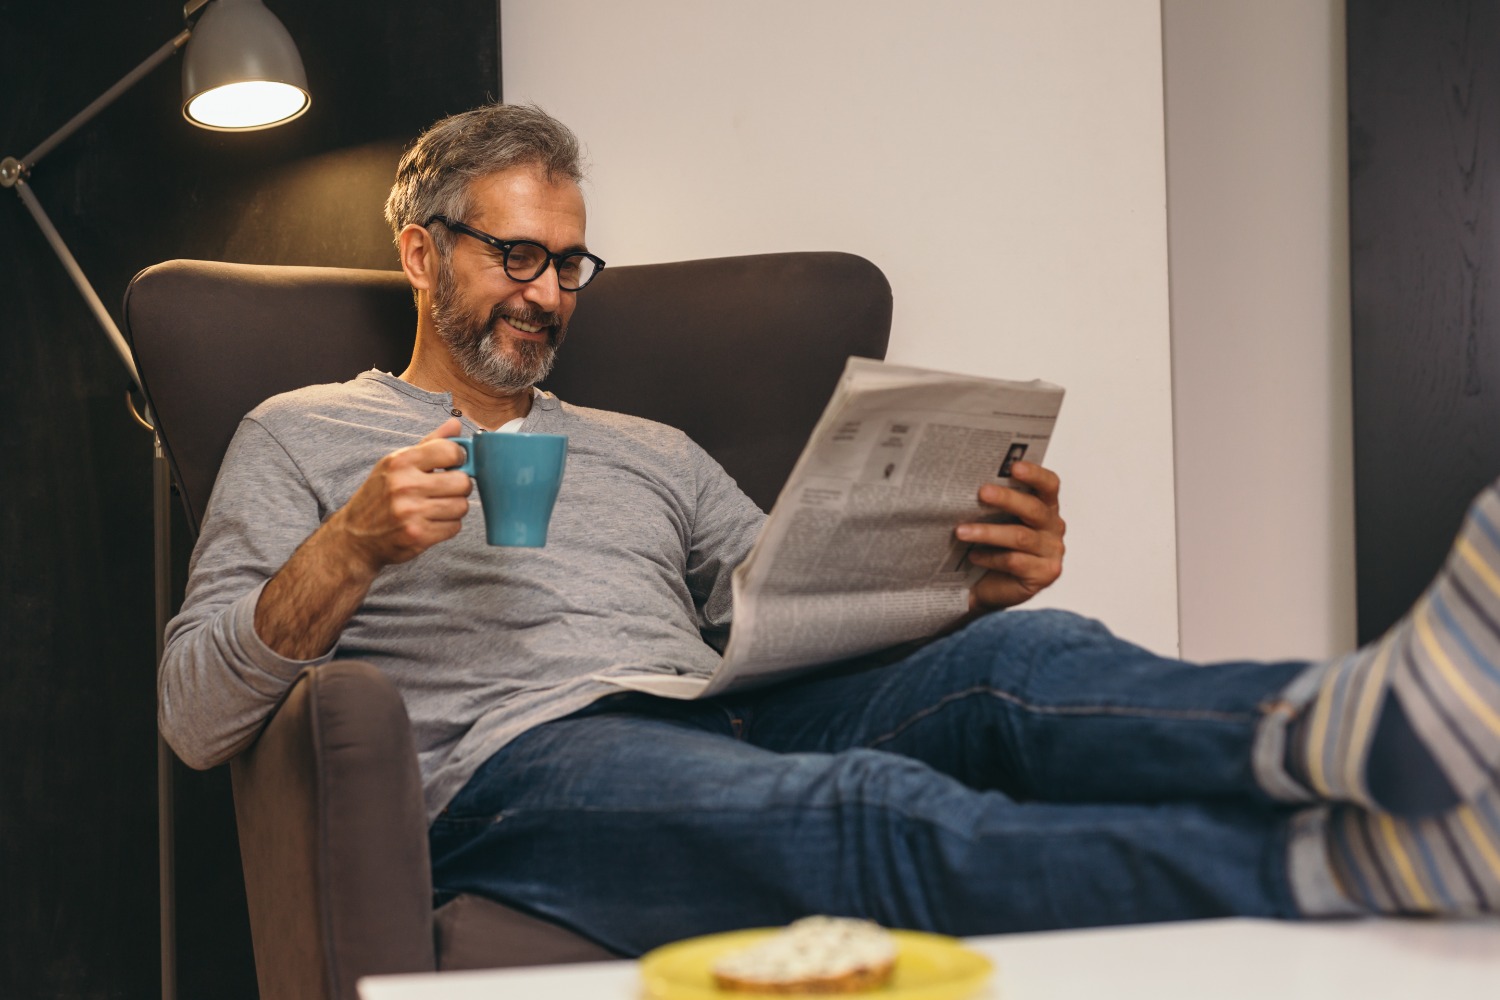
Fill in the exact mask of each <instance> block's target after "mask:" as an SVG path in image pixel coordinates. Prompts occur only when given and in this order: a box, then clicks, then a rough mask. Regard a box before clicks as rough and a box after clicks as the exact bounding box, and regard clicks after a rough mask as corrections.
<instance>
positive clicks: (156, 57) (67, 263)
mask: <svg viewBox="0 0 1500 1000" xmlns="http://www.w3.org/2000/svg"><path fill="white" fill-rule="evenodd" d="M201 6H202V4H201V3H200V4H197V6H196V7H195V6H194V5H193V4H191V3H190V4H189V5H188V7H186V8H184V11H183V13H184V15H185V16H191V15H192V14H193V13H195V12H196V10H197V7H201ZM192 36H193V29H192V28H190V27H189V28H183V29H182V31H180V32H178V33H177V35H176V36H174V37H173V38H172V39H171V40H170V41H168V42H167V43H166V44H164V45H163V46H162V47H161V48H159V49H157V50H156V51H155V52H153V53H151V55H149V56H147V57H146V59H145V61H144V62H142V63H141V64H140V65H139V66H137V67H136V68H135V69H133V70H131V71H130V72H129V73H126V74H125V75H124V76H122V77H121V78H120V79H119V81H118V82H116V83H115V85H114V86H113V87H110V88H109V89H108V90H106V91H105V92H104V93H102V94H100V95H99V96H98V97H96V98H94V100H93V101H91V102H90V103H89V105H88V106H87V107H85V108H84V109H83V110H82V111H80V112H78V114H76V115H74V116H73V117H72V118H69V119H68V121H67V122H66V123H65V124H64V125H63V127H62V128H60V129H58V130H57V131H56V132H53V133H52V134H51V135H50V136H48V137H47V138H46V139H43V140H42V142H41V145H39V146H37V147H36V148H35V149H33V150H32V151H31V152H29V153H27V154H26V155H25V156H24V157H22V158H21V159H19V160H18V159H16V158H15V157H13V156H7V157H6V158H5V159H4V160H0V187H8V188H15V191H16V196H17V197H19V198H20V199H21V203H22V204H23V205H25V206H26V209H27V211H29V212H30V213H31V217H32V218H33V219H35V220H36V224H37V228H39V229H41V231H42V235H43V236H45V237H46V238H47V242H48V243H50V244H51V245H52V252H53V253H55V254H57V259H58V260H60V261H62V265H63V267H64V268H66V269H67V271H68V276H69V277H71V278H72V279H73V284H75V285H77V286H78V291H79V293H80V294H81V295H82V296H83V298H84V301H85V302H87V303H88V306H89V309H90V310H92V311H93V313H94V318H95V319H97V320H98V321H99V325H100V326H102V327H103V328H104V333H105V335H106V336H108V337H109V341H110V344H111V346H113V347H114V349H115V353H116V354H118V355H119V356H120V360H121V361H122V362H124V364H125V368H126V370H127V371H129V372H130V380H131V381H132V382H134V383H135V385H136V387H137V388H140V385H141V376H140V373H139V372H138V371H136V367H135V359H134V358H132V357H131V355H130V347H129V345H128V344H126V343H125V337H124V335H123V334H121V333H120V328H119V327H118V326H116V325H115V321H114V318H113V317H111V316H110V314H109V310H108V309H105V308H104V303H103V302H101V301H100V300H99V294H98V293H97V292H95V291H94V286H93V285H91V284H89V279H88V278H87V277H85V276H84V273H83V268H81V267H79V266H78V261H77V260H76V259H74V257H73V254H72V251H70V250H69V249H68V245H67V244H66V243H65V242H63V238H62V235H61V234H60V233H58V231H57V227H56V226H54V225H53V224H52V220H51V219H49V218H48V217H47V213H46V212H45V211H43V210H42V204H41V202H39V201H37V198H36V195H35V194H33V193H32V191H31V187H30V185H28V184H27V183H26V178H27V177H28V176H30V174H31V169H32V167H34V166H36V164H37V162H38V161H39V160H41V158H42V157H44V156H46V155H47V154H48V153H50V152H52V150H54V149H55V148H57V146H58V144H59V143H61V142H62V141H63V140H65V139H67V138H68V136H70V135H72V134H73V133H74V132H76V131H78V130H79V129H80V128H82V127H83V126H84V125H86V124H88V123H89V122H90V121H91V120H92V119H93V117H94V116H95V115H97V114H98V113H99V112H101V111H103V110H104V109H105V108H107V107H109V106H110V105H111V104H113V103H114V102H115V100H116V99H117V98H118V97H119V96H120V95H121V94H123V93H125V91H127V90H129V89H130V88H131V87H134V86H135V85H136V84H137V83H139V82H140V80H141V78H142V77H144V76H145V75H146V74H148V73H150V72H151V71H152V70H154V69H156V67H158V66H160V65H161V64H162V63H164V62H166V61H167V60H168V59H170V58H172V56H174V55H176V54H177V50H178V49H180V48H182V47H183V46H184V45H186V44H187V41H188V39H189V38H191V37H192Z"/></svg>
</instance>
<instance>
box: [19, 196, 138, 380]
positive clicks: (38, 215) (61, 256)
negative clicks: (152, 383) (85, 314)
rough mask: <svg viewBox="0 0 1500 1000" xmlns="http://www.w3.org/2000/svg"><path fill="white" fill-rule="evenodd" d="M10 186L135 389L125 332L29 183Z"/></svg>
mask: <svg viewBox="0 0 1500 1000" xmlns="http://www.w3.org/2000/svg"><path fill="white" fill-rule="evenodd" d="M14 187H15V189H16V195H17V197H19V198H20V199H21V204H23V205H25V206H26V208H27V210H28V211H30V212H31V217H32V218H33V219H35V220H36V224H37V228H38V229H40V230H41V231H42V235H43V236H45V237H47V242H48V243H50V244H52V251H53V253H55V254H57V259H58V260H60V261H62V265H63V267H64V268H66V269H67V272H68V276H69V277H70V278H72V279H73V284H75V285H77V286H78V291H79V294H81V295H82V296H83V298H84V301H86V302H87V303H88V305H89V308H90V309H91V310H93V313H94V318H95V319H96V320H98V321H99V325H100V326H102V327H103V328H104V333H105V335H106V336H108V337H109V342H110V345H111V346H113V347H114V349H115V353H117V354H119V355H120V361H121V362H122V363H123V364H124V365H125V368H126V370H127V371H129V372H130V380H131V381H132V382H134V383H135V386H136V388H138V389H139V388H140V387H141V375H140V372H138V371H136V367H135V359H134V358H133V357H131V354H130V345H128V344H126V343H125V336H124V334H122V333H120V328H119V327H118V326H116V325H115V321H114V317H112V316H110V314H109V310H108V309H105V308H104V303H103V302H101V301H100V300H99V293H97V292H95V291H94V286H93V285H91V284H89V279H88V278H87V277H85V276H84V273H83V268H81V267H79V266H78V261H77V260H75V259H74V258H73V254H72V252H71V251H70V250H69V249H68V245H67V244H66V243H64V242H63V238H62V236H61V235H60V234H59V233H58V231H57V227H55V226H54V225H52V220H51V219H49V218H48V217H47V213H46V212H44V211H43V210H42V203H41V202H39V201H37V200H36V195H34V194H32V192H31V186H30V185H29V184H27V183H26V182H25V181H24V180H21V179H17V180H16V182H15V184H14Z"/></svg>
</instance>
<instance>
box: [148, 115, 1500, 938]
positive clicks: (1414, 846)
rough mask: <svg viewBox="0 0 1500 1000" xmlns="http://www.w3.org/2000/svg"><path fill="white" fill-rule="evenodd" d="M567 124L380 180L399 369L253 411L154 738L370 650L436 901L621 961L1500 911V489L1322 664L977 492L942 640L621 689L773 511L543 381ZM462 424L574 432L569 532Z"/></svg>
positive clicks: (239, 711)
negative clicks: (532, 541)
mask: <svg viewBox="0 0 1500 1000" xmlns="http://www.w3.org/2000/svg"><path fill="white" fill-rule="evenodd" d="M579 179H580V171H579V168H578V157H577V147H576V142H575V141H574V139H573V137H572V136H571V134H570V133H568V131H567V130H566V129H565V128H564V127H563V126H562V125H561V124H559V123H557V122H556V121H554V120H552V119H550V118H549V117H547V116H546V115H545V114H543V113H542V112H540V111H538V110H537V109H534V108H516V107H505V106H493V107H485V108H480V109H478V110H476V111H473V112H469V113H467V114H464V115H459V116H455V117H453V118H450V119H446V120H444V121H442V122H439V123H438V124H437V125H436V126H434V127H433V128H432V129H430V130H429V131H428V132H427V133H425V134H424V135H423V136H422V137H421V138H420V139H419V140H418V142H417V144H416V145H415V146H414V147H413V148H412V149H411V150H410V151H409V152H408V153H407V154H406V155H405V157H403V159H402V162H401V164H400V166H399V168H398V171H397V177H396V182H395V185H394V187H393V189H392V192H391V196H390V199H389V201H388V203H387V207H386V214H387V219H388V221H389V222H390V223H391V226H392V228H393V230H394V232H395V233H396V238H397V243H398V246H399V248H400V254H401V264H402V267H403V269H404V271H405V272H406V275H407V277H408V279H409V280H410V282H411V284H412V287H413V289H414V290H415V294H416V300H417V307H418V316H419V319H418V329H417V337H416V345H415V348H414V351H413V355H412V359H411V363H410V365H409V366H408V367H407V369H406V370H405V371H404V372H402V374H401V375H400V376H399V377H398V376H393V375H389V374H386V373H381V372H367V373H365V374H364V375H362V376H360V377H359V378H357V379H355V380H354V381H352V382H348V383H345V384H343V385H336V386H316V387H312V388H308V389H303V390H299V391H297V392H293V393H289V394H287V395H284V396H280V397H277V398H275V399H272V400H269V401H267V402H266V403H265V404H263V405H262V406H260V407H258V408H257V409H256V410H255V411H253V412H252V413H251V414H250V415H249V416H247V417H246V419H245V421H244V423H243V424H242V426H241V428H240V430H239V432H238V434H237V436H236V438H235V440H234V443H233V444H232V445H231V448H230V451H229V454H228V456H227V457H226V459H225V463H224V466H223V469H222V472H221V474H220V478H219V482H218V484H217V486H216V488H215V493H214V497H213V501H212V503H211V505H210V510H209V513H208V517H207V518H206V521H205V524H204V528H203V534H202V537H201V540H200V542H199V545H198V548H197V550H196V551H195V553H194V563H193V569H192V577H191V580H190V583H189V588H188V594H187V599H186V601H185V604H184V610H183V612H182V614H181V615H180V616H179V617H178V618H177V619H176V620H175V621H174V622H173V623H172V625H171V627H170V629H169V637H168V648H167V653H166V657H165V662H164V665H163V671H162V677H161V691H160V694H161V724H162V728H163V731H164V732H165V733H166V735H167V737H168V739H169V740H170V741H171V743H172V745H173V747H174V748H175V749H176V750H177V751H178V753H179V754H180V755H181V756H182V757H183V758H184V760H186V761H187V762H188V763H190V764H193V765H195V766H200V767H206V766H211V765H213V764H216V763H218V762H221V761H223V760H225V759H227V758H228V757H230V756H232V755H233V754H234V753H236V752H238V751H239V750H240V749H242V748H244V747H245V746H246V745H248V744H249V743H250V742H251V741H252V740H253V739H254V738H255V735H256V733H257V732H258V731H259V728H260V726H261V725H262V724H263V723H264V721H265V719H266V717H267V715H268V714H269V713H270V712H271V711H272V710H273V709H274V707H275V705H276V704H277V703H278V701H279V700H280V698H281V697H282V696H283V694H284V693H285V692H286V690H287V689H288V688H289V686H290V685H291V684H292V683H293V681H294V680H295V678H296V676H297V674H298V673H299V671H300V670H301V669H303V668H304V667H305V666H306V665H308V664H312V663H318V662H322V661H325V660H327V659H329V658H331V657H333V656H335V655H337V656H339V657H346V658H361V659H365V660H368V661H370V662H373V663H374V664H376V665H377V666H379V667H380V668H381V669H382V670H383V671H384V672H385V673H386V674H387V675H388V676H390V677H391V678H392V680H393V681H394V682H395V683H396V685H397V686H398V688H399V689H400V690H401V691H402V694H403V697H404V699H405V701H406V704H407V708H408V712H409V714H410V715H411V718H412V723H413V729H414V734H415V739H416V743H417V749H418V754H419V760H420V765H421V770H422V775H423V780H424V786H425V790H426V796H427V804H428V808H429V813H430V816H431V820H432V825H431V829H430V842H431V847H432V859H433V876H434V885H435V887H436V889H437V891H438V894H439V896H440V897H442V896H448V895H451V894H454V893H458V892H477V893H481V894H486V895H489V896H492V897H494V898H496V899H499V900H501V901H503V902H506V903H509V904H510V905H513V906H516V907H518V908H521V909H525V910H528V911H530V912H533V913H536V914H539V915H542V916H545V917H547V918H550V919H552V920H555V921H557V922H559V923H562V924H564V925H567V926H569V927H572V928H575V929H577V930H579V931H580V932H582V933H584V934H585V935H588V936H589V937H592V938H594V939H595V940H597V941H599V942H601V943H603V944H604V945H606V946H608V947H610V948H612V949H615V950H616V951H618V952H620V953H622V954H633V953H638V952H640V951H642V950H644V949H646V948H649V947H651V946H653V945H656V944H660V943H662V942H663V941H666V940H671V939H673V938H678V937H683V936H688V935H692V934H698V933H704V932H709V931H715V930H723V929H727V928H732V927H742V926H750V925H761V924H774V923H782V922H785V921H787V920H790V919H792V918H795V917H798V916H801V915H804V914H806V913H811V912H824V913H835V914H852V915H862V916H867V917H870V918H873V919H875V920H878V921H880V922H882V923H884V924H887V925H892V926H903V927H917V928H927V929H934V930H939V931H945V932H949V933H959V934H974V933H984V932H996V931H1005V930H1023V929H1039V928H1048V927H1065V926H1080V925H1085V924H1101V923H1126V922H1136V921H1145V920H1164V919H1173V918H1185V917H1201V916H1212V915H1223V914H1243V915H1262V916H1267V915H1274V916H1281V917H1298V916H1311V915H1323V914H1334V913H1346V912H1355V911H1359V910H1364V911H1370V912H1394V911H1434V912H1458V911H1466V912H1467V911H1477V910H1492V909H1494V908H1495V907H1496V905H1497V902H1500V813H1497V806H1496V799H1497V793H1496V788H1495V785H1496V777H1495V776H1496V773H1497V770H1496V769H1497V764H1500V671H1496V669H1495V667H1494V663H1495V662H1496V659H1497V656H1496V654H1497V652H1500V628H1497V627H1496V624H1495V622H1496V621H1500V613H1497V612H1500V574H1497V569H1500V530H1497V528H1496V524H1497V523H1500V493H1497V492H1496V491H1495V490H1493V489H1492V490H1491V491H1489V492H1488V493H1486V494H1485V496H1484V497H1482V498H1481V499H1480V501H1478V502H1477V503H1476V505H1475V507H1474V510H1473V512H1472V514H1471V518H1470V520H1469V522H1468V523H1467V525H1466V527H1465V530H1464V534H1463V536H1462V537H1461V541H1460V545H1459V547H1458V548H1456V549H1455V555H1454V556H1453V557H1452V558H1451V559H1450V561H1449V564H1448V565H1447V566H1446V567H1445V569H1444V572H1443V574H1442V576H1440V578H1439V580H1438V581H1437V583H1435V584H1434V586H1433V588H1431V589H1430V590H1429V592H1428V594H1427V595H1426V596H1425V597H1424V599H1423V601H1422V602H1421V603H1420V604H1419V605H1418V607H1417V608H1416V609H1415V610H1414V612H1413V614H1412V615H1411V616H1410V617H1409V619H1408V620H1407V621H1406V622H1404V623H1403V624H1402V625H1401V626H1400V627H1398V628H1397V629H1396V630H1394V631H1393V633H1392V634H1391V635H1390V636H1388V637H1386V638H1385V639H1384V640H1382V642H1381V643H1379V644H1377V645H1376V646H1373V647H1370V648H1368V649H1366V650H1363V651H1361V652H1360V653H1357V654H1355V655H1353V656H1351V657H1348V658H1346V659H1344V660H1341V661H1337V662H1333V663H1324V664H1303V663H1279V664H1254V663H1232V664H1221V665H1218V666H1215V667H1212V668H1200V667H1194V666H1190V665H1186V664H1182V663H1179V662H1176V661H1171V660H1165V659H1162V658H1160V657H1157V656H1154V655H1152V654H1150V653H1148V652H1146V651H1144V650H1141V649H1138V648H1136V647H1133V646H1130V645H1129V644H1127V643H1124V642H1122V641H1120V640H1118V639H1115V638H1114V637H1113V636H1111V635H1110V634H1109V633H1108V632H1107V631H1106V630H1105V629H1104V628H1103V627H1102V626H1100V625H1098V624H1097V623H1094V622H1090V621H1086V620H1084V619H1080V618H1077V617H1075V616H1072V615H1067V614H1063V613H1059V612H1029V613H1028V612H1007V613H1003V614H992V613H988V612H993V611H997V610H999V609H1003V608H1007V607H1011V606H1014V605H1016V604H1018V603H1021V602H1023V601H1025V600H1026V599H1027V598H1029V597H1030V596H1032V595H1033V594H1035V593H1036V592H1037V591H1039V590H1040V589H1042V588H1044V587H1046V586H1047V585H1049V584H1050V583H1051V582H1052V581H1053V580H1055V579H1056V578H1057V575H1058V573H1059V572H1060V570H1061V560H1062V555H1063V533H1064V525H1063V521H1062V519H1061V517H1060V516H1059V514H1058V503H1057V497H1058V481H1057V478H1056V477H1055V476H1054V475H1053V474H1052V473H1050V472H1048V471H1047V470H1045V469H1042V468H1040V467H1038V466H1036V465H1034V464H1030V463H1025V462H1017V463H1016V464H1015V467H1014V468H1013V469H1012V473H1011V474H1012V476H1013V477H1014V478H1015V479H1016V480H1017V481H1018V482H1019V483H1021V484H1023V485H1025V486H1027V487H1029V488H1030V489H1031V490H1032V491H1033V492H1032V493H1029V494H1028V493H1025V492H1021V491H1016V490H1008V489H1003V488H1000V487H996V486H986V487H984V489H983V490H982V491H981V493H980V499H981V500H982V501H983V502H984V503H985V504H988V505H990V506H992V507H994V508H995V509H997V510H1000V511H1004V512H1007V513H1009V514H1012V515H1014V516H1015V517H1016V518H1017V519H1018V521H1017V523H1015V524H1008V525H997V524H968V525H961V526H959V527H958V528H957V529H956V531H957V534H958V535H959V537H961V538H963V539H964V540H966V541H970V542H973V543H974V544H975V546H976V548H975V550H974V551H975V554H974V555H973V556H972V557H971V558H973V559H974V560H975V561H976V562H977V563H978V564H979V565H981V566H983V567H985V569H986V570H987V572H986V573H985V575H984V576H983V577H982V578H981V579H980V581H979V582H978V583H977V584H976V585H975V587H974V591H973V596H972V604H973V613H972V615H971V616H970V617H971V621H969V622H968V623H967V624H966V626H965V627H963V628H961V629H959V630H957V631H955V632H953V633H951V634H949V635H947V636H945V637H943V638H940V639H937V640H934V641H932V642H930V643H928V644H926V645H924V646H922V647H921V648H919V649H917V650H915V651H906V652H904V653H902V654H897V653H892V654H890V655H888V656H886V657H883V658H882V657H877V658H872V659H868V660H865V661H862V662H857V663H845V664H838V665H834V666H833V667H831V668H830V669H828V670H827V671H824V672H822V673H816V674H814V675H812V676H810V677H808V678H805V679H801V680H797V681H794V682H790V683H786V684H782V685H778V686H776V687H773V688H769V689H765V690H761V691H756V692H752V693H749V694H745V695H742V696H730V697H723V698H716V699H709V700H705V701H697V702H675V701H669V700H662V699H655V698H651V697H647V696H644V695H639V694H625V693H620V692H618V691H617V690H616V689H615V688H613V687H612V686H611V685H609V684H608V683H606V682H604V681H601V680H599V679H597V676H596V675H600V674H604V675H607V674H609V673H611V672H615V671H630V672H639V671H640V670H643V669H644V670H657V671H662V672H669V673H695V674H696V673H704V672H707V671H708V670H710V669H712V666H713V664H714V663H715V661H716V658H717V653H716V652H715V646H716V645H719V644H721V643H722V639H723V637H724V634H725V632H726V630H727V628H728V626H729V624H730V612H731V602H730V597H729V575H730V573H731V572H732V570H733V568H734V567H735V566H736V565H737V564H738V563H739V561H740V560H741V559H742V558H743V557H744V556H745V554H746V552H747V551H748V549H749V547H750V545H751V543H752V541H753V539H754V537H755V535H756V532H757V531H758V529H759V527H760V525H761V522H762V519H763V516H762V515H761V513H760V512H759V511H758V510H756V509H755V507H754V506H753V505H752V504H751V503H750V501H749V500H747V499H746V498H745V497H744V495H743V494H741V493H740V492H739V490H738V489H736V488H735V486H734V484H733V482H732V481H731V480H730V479H729V478H728V476H727V475H726V474H725V473H724V472H723V470H722V469H720V468H719V467H718V466H717V465H716V464H715V463H714V462H713V461H712V460H711V459H709V458H708V457H707V456H706V455H705V454H704V453H703V452H702V450H701V449H699V448H698V447H697V446H696V445H694V444H693V443H692V442H691V441H689V440H687V439H686V438H685V437H684V436H683V435H681V434H680V433H678V432H676V431H673V430H672V429H670V428H666V427H663V426H661V425H658V424H653V423H650V422H648V421H644V420H640V419H636V418H631V417H626V416H622V415H619V414H611V413H604V412H600V411H594V410H588V409H583V408H579V407H573V406H570V405H567V404H566V403H564V402H563V401H561V400H558V399H556V398H555V397H553V396H551V395H549V394H547V393H542V392H540V391H539V390H537V389H535V386H536V384H537V382H539V381H540V380H541V379H542V378H543V377H544V376H545V375H546V373H547V371H548V369H549V367H550V365H551V363H552V359H553V355H554V352H555V351H556V349H557V347H558V346H559V345H560V344H561V342H562V340H563V338H564V335H565V333H566V329H567V323H568V319H569V316H570V315H571V313H572V310H573V306H574V303H575V301H576V296H577V295H578V294H586V292H585V291H584V289H585V286H586V285H587V284H588V281H589V280H590V279H591V278H592V276H593V274H595V273H596V272H597V269H598V268H599V267H602V266H603V264H602V261H600V260H598V258H596V257H593V256H592V255H591V254H590V253H589V252H588V250H587V244H586V242H585V233H584V229H585V210H584V203H583V198H582V195H581V194H580V191H579V187H578V181H579ZM461 428H462V429H466V430H470V431H473V430H478V429H487V430H497V429H498V430H513V429H517V428H519V429H522V430H527V431H539V432H552V433H562V434H567V435H568V437H569V449H570V450H569V460H568V474H567V478H566V480H565V482H564V485H563V490H562V494H561V495H560V497H559V499H558V504H557V508H556V511H555V513H554V516H553V522H552V525H551V529H550V533H549V542H548V545H547V546H546V547H545V548H542V549H531V550H523V549H494V548H490V547H489V546H487V545H486V544H485V541H484V533H483V531H482V529H480V528H479V527H477V526H476V525H474V524H473V523H467V524H466V522H467V521H468V520H469V519H471V518H472V517H473V516H474V513H473V512H471V509H470V503H471V501H470V499H469V490H470V484H469V480H468V478H467V477H465V476H463V475H461V474H459V473H457V472H453V471H448V470H449V469H450V467H452V466H455V465H457V464H458V463H459V462H460V460H461V459H462V452H461V449H460V448H459V447H458V446H457V445H456V444H454V443H453V442H451V441H449V440H447V438H450V437H452V436H454V435H456V434H458V433H459V432H460V429H461Z"/></svg>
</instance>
